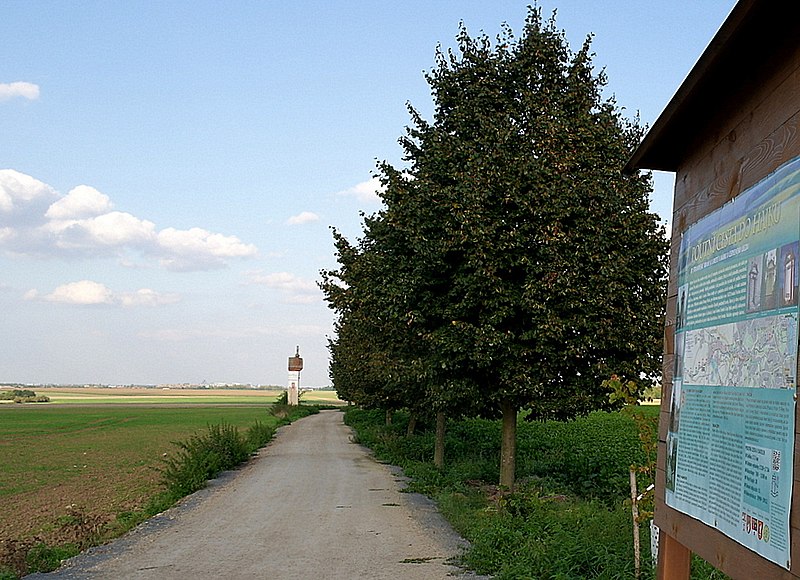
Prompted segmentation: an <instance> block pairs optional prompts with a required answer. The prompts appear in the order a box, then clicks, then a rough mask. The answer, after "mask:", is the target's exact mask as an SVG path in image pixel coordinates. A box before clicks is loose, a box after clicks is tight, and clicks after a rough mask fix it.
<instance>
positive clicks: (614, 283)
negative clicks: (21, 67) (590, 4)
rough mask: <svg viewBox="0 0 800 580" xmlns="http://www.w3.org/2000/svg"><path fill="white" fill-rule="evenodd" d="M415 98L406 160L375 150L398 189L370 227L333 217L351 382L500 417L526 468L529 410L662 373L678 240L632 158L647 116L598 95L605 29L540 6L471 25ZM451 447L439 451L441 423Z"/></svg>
mask: <svg viewBox="0 0 800 580" xmlns="http://www.w3.org/2000/svg"><path fill="white" fill-rule="evenodd" d="M457 46H458V49H457V50H455V51H444V50H441V49H437V51H436V61H435V67H434V69H433V70H432V71H431V72H430V73H428V74H427V75H426V78H427V81H428V83H429V85H430V87H431V93H432V97H433V101H434V110H435V112H434V118H433V120H432V121H427V120H425V119H424V118H423V117H422V116H421V115H420V114H419V113H418V112H417V110H416V109H414V108H413V107H412V106H411V105H409V106H408V110H409V113H410V117H411V124H410V126H409V127H407V128H406V133H405V135H404V136H403V137H402V138H401V139H400V142H401V145H402V147H403V149H404V152H405V158H404V160H405V161H406V162H407V167H406V168H402V169H400V168H396V167H394V166H392V165H390V164H388V163H381V164H379V166H378V176H379V178H380V180H381V182H382V184H383V191H382V193H381V196H382V199H383V202H384V207H383V209H382V210H381V211H379V212H377V213H376V214H374V215H371V216H365V217H364V234H363V237H361V238H360V239H358V240H356V241H355V242H350V241H349V240H347V239H346V238H344V237H343V236H342V235H341V234H340V233H339V232H337V231H336V230H334V232H333V236H334V243H335V247H336V252H337V259H338V264H339V267H338V268H337V269H336V270H330V271H323V272H322V283H321V287H322V289H323V291H324V293H325V296H326V300H327V301H328V303H329V306H330V307H331V308H333V309H334V310H335V312H336V313H337V321H336V326H335V331H336V335H335V337H334V338H332V339H331V340H330V344H329V347H330V352H331V367H330V375H331V379H332V380H333V383H334V385H335V387H336V389H337V391H338V393H339V396H340V397H342V398H344V399H346V400H349V401H352V402H354V403H357V404H359V405H362V406H365V407H378V408H384V409H388V410H391V409H399V408H407V409H409V410H410V411H411V412H412V414H414V416H420V415H429V416H433V415H436V416H437V426H438V430H439V431H440V435H443V428H444V418H445V417H446V416H450V417H455V416H476V415H482V416H501V417H502V419H503V443H502V451H501V475H500V483H501V485H503V486H506V487H508V488H511V487H512V486H513V483H514V466H515V461H514V455H515V451H514V449H515V447H514V444H515V432H516V420H517V415H518V412H519V411H520V410H521V409H528V410H529V411H530V414H529V415H528V416H529V417H530V418H533V419H546V418H559V419H564V418H570V417H574V416H576V415H578V414H581V413H586V412H588V411H590V410H593V409H599V408H607V407H608V406H609V404H610V403H609V399H608V396H607V393H606V392H604V389H603V388H602V387H601V382H602V381H603V380H604V379H607V378H609V377H610V376H611V374H612V373H613V374H616V375H618V376H620V377H625V378H626V379H633V380H636V381H641V382H642V383H643V386H644V383H645V382H647V381H648V380H651V379H652V377H653V376H655V375H657V374H658V373H659V372H660V355H661V335H662V328H663V326H662V324H663V307H664V303H665V278H666V272H667V242H666V239H665V234H664V231H663V228H662V227H661V226H660V225H659V222H658V218H657V216H656V215H654V214H652V213H650V212H649V210H648V206H649V193H650V191H651V184H650V177H649V175H638V174H636V175H627V174H624V173H623V172H622V167H623V166H624V164H625V162H626V160H627V159H628V158H629V156H630V154H631V153H632V150H633V148H634V147H635V146H636V145H637V144H638V142H639V140H640V138H641V136H642V129H641V128H640V127H639V126H638V122H637V121H636V120H633V121H630V120H627V119H625V118H624V117H623V116H622V114H621V112H620V111H619V110H618V107H617V106H616V104H615V102H614V100H613V99H605V98H604V97H603V95H602V90H603V87H604V86H605V82H606V81H605V77H604V75H603V74H602V73H600V74H595V73H594V71H593V67H592V54H591V52H590V42H589V40H588V39H587V41H586V42H585V43H584V44H583V46H582V47H581V49H580V50H578V51H577V52H574V53H573V52H572V51H571V50H570V49H569V46H568V43H567V41H566V38H565V35H564V33H563V31H560V30H558V29H557V28H556V24H555V18H554V17H553V18H550V19H548V20H543V19H542V14H541V9H540V8H529V12H528V17H527V19H526V23H525V27H524V31H523V33H522V36H521V37H520V38H518V39H517V38H515V36H514V34H513V32H512V31H511V30H510V29H509V28H508V27H504V30H503V32H502V33H501V34H500V35H499V36H498V38H497V39H496V41H495V42H492V41H491V40H490V39H489V38H488V37H486V36H485V35H480V36H478V37H477V38H472V37H470V36H469V34H468V33H467V30H466V29H465V28H464V26H463V24H462V26H461V30H460V33H459V35H458V36H457ZM437 441H440V444H437V449H436V458H435V459H436V461H437V463H441V461H443V451H444V450H443V447H442V445H443V443H441V442H443V436H442V437H441V438H439V437H437Z"/></svg>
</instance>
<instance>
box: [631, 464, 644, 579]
mask: <svg viewBox="0 0 800 580" xmlns="http://www.w3.org/2000/svg"><path fill="white" fill-rule="evenodd" d="M630 474H631V515H633V569H634V576H636V578H637V580H638V578H639V575H640V572H641V565H642V550H641V544H640V542H639V500H638V497H637V495H638V491H637V490H636V470H634V469H633V468H631V470H630Z"/></svg>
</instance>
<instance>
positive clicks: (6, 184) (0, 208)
mask: <svg viewBox="0 0 800 580" xmlns="http://www.w3.org/2000/svg"><path fill="white" fill-rule="evenodd" d="M57 197H58V194H57V193H56V191H55V190H54V189H53V188H52V187H50V186H49V185H47V184H46V183H42V182H41V181H39V180H38V179H34V178H33V177H31V176H30V175H25V174H24V173H20V172H19V171H14V170H13V169H0V214H3V213H5V214H11V213H19V212H21V211H23V210H25V209H26V208H28V207H29V206H31V205H37V206H38V205H41V204H42V203H46V204H48V205H49V204H50V203H51V202H52V201H53V200H55V199H56V198H57Z"/></svg>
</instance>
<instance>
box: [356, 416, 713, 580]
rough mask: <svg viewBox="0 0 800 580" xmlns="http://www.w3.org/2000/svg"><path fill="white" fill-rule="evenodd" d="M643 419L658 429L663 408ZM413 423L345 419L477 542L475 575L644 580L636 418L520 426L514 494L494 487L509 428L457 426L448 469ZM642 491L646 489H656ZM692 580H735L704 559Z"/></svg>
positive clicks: (472, 552)
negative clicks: (638, 571)
mask: <svg viewBox="0 0 800 580" xmlns="http://www.w3.org/2000/svg"><path fill="white" fill-rule="evenodd" d="M642 411H643V413H644V414H645V416H646V417H647V420H648V421H649V422H650V423H651V426H654V425H655V424H656V422H657V420H658V407H657V406H649V407H648V406H644V407H642ZM407 419H408V417H407V416H405V415H404V414H402V413H397V414H395V416H394V419H393V421H392V424H391V425H390V426H386V425H385V414H384V413H383V412H382V411H380V412H379V411H374V412H373V411H362V410H358V409H351V410H348V412H347V414H346V419H345V420H346V422H347V423H348V424H349V425H351V426H353V427H354V428H355V430H356V432H357V438H358V441H359V442H360V443H363V444H365V445H367V446H368V447H371V448H372V449H373V450H374V451H375V453H376V456H377V457H378V458H379V459H381V460H383V461H386V462H389V463H392V464H395V465H400V466H402V467H403V469H404V471H405V473H406V475H408V476H409V477H411V478H412V482H411V483H410V489H411V490H412V491H419V492H421V493H424V494H426V495H428V496H430V497H432V498H433V499H434V500H435V501H436V503H437V504H438V506H439V508H440V510H441V512H442V513H443V514H444V516H445V517H446V518H447V519H448V520H449V521H450V522H451V523H452V524H453V526H454V527H455V529H456V530H458V531H459V533H461V534H462V535H463V536H464V537H465V538H466V539H468V540H469V541H470V542H471V548H470V549H469V550H468V551H467V553H466V554H465V556H464V564H465V565H466V566H467V567H469V568H471V569H473V570H476V571H478V572H480V573H482V574H491V575H492V576H493V577H494V578H496V579H498V580H502V579H507V580H512V579H513V580H519V579H526V578H535V579H539V578H558V579H560V580H567V579H575V580H578V579H580V580H585V579H589V578H597V579H600V578H602V579H608V580H610V579H623V578H624V579H630V578H633V577H634V557H633V531H632V516H631V509H630V487H629V485H630V484H629V474H628V470H629V466H630V465H631V464H644V463H646V462H647V461H648V459H647V457H646V456H645V454H644V451H643V448H642V444H641V441H640V440H639V429H638V428H637V425H636V424H635V422H634V421H633V420H632V419H631V417H630V416H628V415H625V414H621V413H593V414H591V415H590V416H588V417H585V418H581V419H577V420H575V421H571V422H556V421H548V422H526V421H520V424H519V428H518V433H517V481H518V485H517V488H516V490H515V492H514V493H512V494H507V495H506V494H501V493H499V490H498V489H497V487H496V486H495V485H493V484H495V483H496V482H497V481H498V480H499V457H500V424H499V421H487V420H480V419H471V420H463V421H450V422H449V423H448V429H447V441H446V448H447V462H446V466H445V467H444V469H442V470H438V469H436V468H435V467H434V466H433V461H432V458H433V444H434V437H433V429H432V426H427V428H426V426H423V429H421V430H419V431H418V434H416V435H412V436H407V435H406V425H407ZM651 433H653V435H655V433H657V429H653V430H652V431H651ZM641 483H642V485H641V487H642V488H644V487H645V486H646V485H647V484H648V483H649V482H647V481H642V482H641ZM643 507H645V508H646V507H647V506H646V505H644V506H643ZM641 532H642V555H643V562H642V575H641V577H642V578H645V579H647V578H653V577H654V571H653V567H652V565H651V562H652V560H651V558H650V550H649V526H647V525H642V526H641ZM692 578H697V579H707V578H725V576H724V575H723V574H721V573H720V572H718V571H716V570H714V569H713V568H712V567H711V566H709V565H708V564H707V563H705V562H704V561H702V560H700V559H699V558H695V560H694V561H693V564H692Z"/></svg>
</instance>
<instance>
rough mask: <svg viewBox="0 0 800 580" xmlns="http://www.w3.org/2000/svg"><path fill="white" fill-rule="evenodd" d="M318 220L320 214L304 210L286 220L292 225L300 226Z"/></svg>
mask: <svg viewBox="0 0 800 580" xmlns="http://www.w3.org/2000/svg"><path fill="white" fill-rule="evenodd" d="M318 221H319V216H318V215H317V214H315V213H313V212H310V211H304V212H300V213H299V214H297V215H293V216H292V217H290V218H289V219H288V220H286V224H287V225H290V226H299V225H303V224H309V223H312V222H318Z"/></svg>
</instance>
